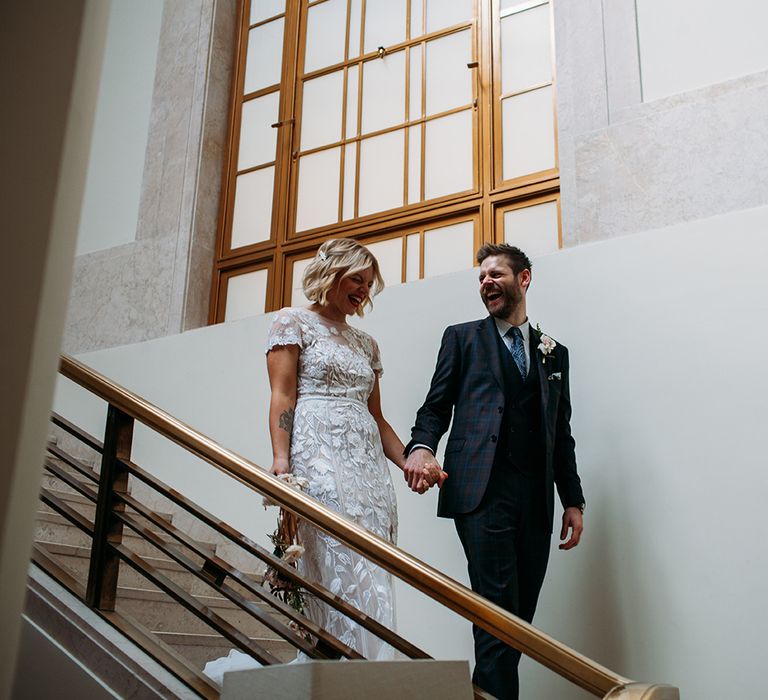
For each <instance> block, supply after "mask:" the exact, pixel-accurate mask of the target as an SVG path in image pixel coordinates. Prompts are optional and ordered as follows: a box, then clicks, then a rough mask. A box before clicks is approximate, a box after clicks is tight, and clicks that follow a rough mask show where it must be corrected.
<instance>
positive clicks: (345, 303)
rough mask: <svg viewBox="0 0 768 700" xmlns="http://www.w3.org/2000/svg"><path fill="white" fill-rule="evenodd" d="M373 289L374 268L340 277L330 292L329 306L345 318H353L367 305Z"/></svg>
mask: <svg viewBox="0 0 768 700" xmlns="http://www.w3.org/2000/svg"><path fill="white" fill-rule="evenodd" d="M371 287H373V268H372V267H368V268H366V269H365V270H362V271H361V272H355V273H354V274H352V275H342V276H339V277H338V278H336V281H335V282H334V283H333V286H332V287H331V289H330V291H329V292H328V297H327V299H328V305H329V306H332V307H334V308H335V309H336V310H337V311H339V312H341V313H342V314H344V315H345V316H351V315H352V314H354V313H356V312H357V310H358V309H359V308H360V306H361V305H362V304H363V303H365V300H366V299H367V298H368V295H369V294H370V293H371Z"/></svg>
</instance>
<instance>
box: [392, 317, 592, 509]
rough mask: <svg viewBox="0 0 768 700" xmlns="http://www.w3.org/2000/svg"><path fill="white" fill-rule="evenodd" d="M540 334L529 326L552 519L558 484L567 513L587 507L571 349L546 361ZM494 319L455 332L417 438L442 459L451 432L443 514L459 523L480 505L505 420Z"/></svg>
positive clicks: (441, 357)
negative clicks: (574, 421)
mask: <svg viewBox="0 0 768 700" xmlns="http://www.w3.org/2000/svg"><path fill="white" fill-rule="evenodd" d="M539 338H540V334H539V333H538V331H536V330H534V329H533V326H531V337H530V348H531V361H532V362H538V363H539V365H538V370H539V385H540V389H541V408H542V410H541V416H542V421H543V423H544V424H543V426H542V433H543V435H544V440H545V465H544V468H545V470H546V489H547V511H548V513H547V515H548V522H550V523H551V521H552V515H553V512H554V493H553V484H554V485H556V486H557V490H558V494H559V496H560V500H561V502H562V505H563V507H564V508H567V507H568V506H578V505H580V504H581V503H583V502H584V496H583V493H582V490H581V482H580V479H579V476H578V473H577V471H576V455H575V443H574V440H573V437H572V436H571V427H570V419H571V400H570V392H569V388H568V350H567V349H566V348H565V347H564V346H562V345H560V344H559V343H558V344H557V346H556V347H555V349H554V351H553V352H552V353H551V354H550V355H549V356H547V357H546V358H545V357H544V356H543V354H542V353H541V352H540V351H539V350H538V349H537V346H538V344H539ZM501 360H502V358H501V356H500V353H499V343H498V331H497V329H496V324H495V322H494V320H493V317H491V316H488V317H486V318H484V319H482V320H480V321H471V322H469V323H462V324H459V325H456V326H449V327H448V328H447V329H446V330H445V333H444V334H443V340H442V343H441V345H440V352H439V353H438V356H437V365H436V367H435V373H434V375H433V377H432V384H431V386H430V388H429V392H428V394H427V398H426V399H425V401H424V405H423V406H422V407H421V408H420V409H419V411H418V413H417V414H416V424H415V425H414V427H413V429H412V431H411V441H410V442H409V443H408V446H407V447H406V453H407V452H409V451H410V449H411V448H412V447H413V445H416V444H422V445H427V446H429V447H430V448H431V449H432V450H433V451H435V452H437V445H438V443H439V442H440V438H441V437H442V436H443V434H444V433H445V432H446V430H448V426H449V424H450V422H451V417H453V426H452V428H451V433H450V435H449V436H448V443H447V444H446V447H445V460H444V464H443V468H444V469H445V471H446V472H447V473H448V479H447V480H446V481H445V483H444V484H443V486H442V488H441V490H440V500H439V505H438V515H439V516H441V517H448V518H451V517H455V516H457V515H462V514H465V513H470V512H472V511H473V510H474V509H475V508H477V507H478V505H480V501H481V500H482V498H483V496H484V495H485V491H486V487H487V486H488V480H489V478H490V476H491V469H492V467H493V463H494V458H495V456H496V447H497V445H498V444H499V431H500V430H501V424H502V418H503V413H504V398H505V397H504V376H503V374H502V368H501Z"/></svg>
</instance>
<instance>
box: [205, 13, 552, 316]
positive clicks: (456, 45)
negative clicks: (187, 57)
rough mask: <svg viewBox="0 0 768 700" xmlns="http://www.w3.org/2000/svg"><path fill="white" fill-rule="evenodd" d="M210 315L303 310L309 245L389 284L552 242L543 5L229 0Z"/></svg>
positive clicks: (548, 44) (547, 16) (547, 24)
mask: <svg viewBox="0 0 768 700" xmlns="http://www.w3.org/2000/svg"><path fill="white" fill-rule="evenodd" d="M240 17H241V25H240V26H241V30H240V38H239V44H238V47H237V71H236V77H235V81H234V90H233V97H232V111H231V114H232V118H231V124H230V137H229V143H230V146H229V162H228V168H227V172H226V175H225V178H226V182H225V188H224V191H225V196H224V198H223V203H222V213H221V217H220V219H221V220H220V231H219V237H218V248H217V252H216V274H215V275H214V288H213V298H212V304H211V320H212V321H223V320H230V319H234V318H240V317H242V316H244V315H249V314H254V313H261V312H263V311H268V310H271V309H275V308H279V307H280V306H283V305H286V304H300V303H303V301H304V297H303V294H302V292H301V274H302V272H303V270H304V268H305V267H306V264H307V262H308V261H309V260H310V259H311V258H312V256H313V255H314V251H315V250H316V249H317V247H318V246H319V245H320V243H322V242H323V241H324V240H327V239H328V238H333V237H340V236H351V237H354V238H357V239H358V240H361V241H362V242H364V243H366V245H368V246H369V247H370V248H371V249H372V250H373V251H374V252H375V254H376V255H377V257H378V258H379V259H380V261H381V263H382V268H383V271H384V277H385V280H386V282H387V284H388V285H392V284H401V283H407V282H409V281H411V280H415V279H421V278H425V277H430V276H434V275H439V274H445V273H447V272H453V271H457V270H461V269H466V268H469V267H472V265H473V258H474V253H475V251H476V249H477V247H479V246H480V245H481V244H482V243H483V242H487V241H502V240H507V241H510V242H513V243H514V242H518V243H520V245H521V246H524V247H525V248H526V249H527V250H529V251H531V252H532V253H533V254H537V253H540V252H547V251H550V250H553V249H556V248H557V247H558V246H559V245H560V233H559V215H558V206H559V201H558V189H559V180H558V171H557V148H556V136H555V108H554V94H555V82H554V75H553V60H552V55H553V46H552V38H551V37H552V29H551V27H552V21H551V7H550V3H549V1H548V0H543V1H542V0H534V1H528V2H520V1H519V0H518V1H514V0H316V1H315V2H309V1H308V0H301V1H299V0H293V1H291V0H289V1H288V2H286V0H250V1H249V0H242V2H241V6H240Z"/></svg>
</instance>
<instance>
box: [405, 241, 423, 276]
mask: <svg viewBox="0 0 768 700" xmlns="http://www.w3.org/2000/svg"><path fill="white" fill-rule="evenodd" d="M419 238H420V236H419V234H418V233H412V234H410V235H409V236H407V237H406V239H405V281H406V282H411V281H413V280H417V279H419V266H420V257H421V246H420V243H419Z"/></svg>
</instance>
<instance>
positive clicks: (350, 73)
mask: <svg viewBox="0 0 768 700" xmlns="http://www.w3.org/2000/svg"><path fill="white" fill-rule="evenodd" d="M359 71H360V69H359V68H358V67H357V66H352V67H351V68H349V69H347V123H346V132H345V134H344V138H351V137H352V136H357V95H358V80H359Z"/></svg>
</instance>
